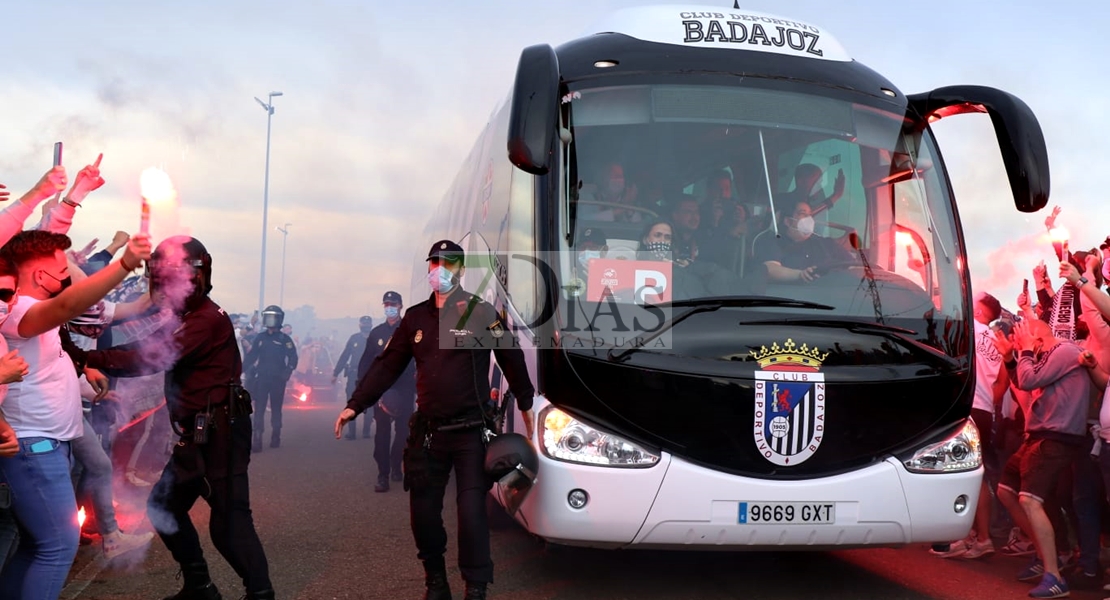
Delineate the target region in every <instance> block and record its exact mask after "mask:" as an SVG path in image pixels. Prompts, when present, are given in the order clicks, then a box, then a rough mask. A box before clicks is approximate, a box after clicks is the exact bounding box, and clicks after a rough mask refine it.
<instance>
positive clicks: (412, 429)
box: [401, 411, 451, 492]
mask: <svg viewBox="0 0 1110 600" xmlns="http://www.w3.org/2000/svg"><path fill="white" fill-rule="evenodd" d="M435 431H436V428H435V425H434V423H432V421H430V420H429V419H428V418H427V417H425V416H424V415H422V414H420V412H419V411H417V412H415V413H413V414H412V417H410V418H409V437H408V440H407V443H406V444H405V450H404V452H403V453H402V455H401V464H402V470H403V471H404V480H403V486H404V489H405V491H406V492H407V491H409V490H412V489H422V488H429V487H445V486H446V485H447V480H448V479H449V478H450V476H451V471H450V468H444V467H443V466H442V465H440V464H439V462H438V461H436V459H435V456H434V455H433V452H432V449H431V445H432V437H433V436H434V434H435Z"/></svg>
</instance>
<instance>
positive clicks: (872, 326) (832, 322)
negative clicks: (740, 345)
mask: <svg viewBox="0 0 1110 600" xmlns="http://www.w3.org/2000/svg"><path fill="white" fill-rule="evenodd" d="M761 323H764V324H773V323H782V324H783V325H805V326H807V327H841V328H843V329H847V330H849V331H878V332H882V333H899V334H902V335H917V332H916V331H914V330H913V329H906V328H905V327H895V326H894V325H886V324H884V323H871V322H867V321H850V320H848V319H843V320H838V319H783V320H781V321H777V320H776V321H761Z"/></svg>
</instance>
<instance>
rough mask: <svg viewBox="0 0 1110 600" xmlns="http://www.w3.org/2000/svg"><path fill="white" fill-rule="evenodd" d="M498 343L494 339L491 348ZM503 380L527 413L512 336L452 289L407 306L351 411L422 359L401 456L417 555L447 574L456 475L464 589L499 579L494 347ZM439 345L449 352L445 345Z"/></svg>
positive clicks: (530, 391) (490, 312)
mask: <svg viewBox="0 0 1110 600" xmlns="http://www.w3.org/2000/svg"><path fill="white" fill-rule="evenodd" d="M462 254H463V252H462V248H461V247H459V246H458V245H457V244H455V243H453V242H450V241H447V240H444V241H442V242H437V243H436V245H434V246H433V247H432V250H431V252H429V260H430V259H431V258H436V257H443V258H457V259H461V258H462ZM494 342H497V343H496V344H494ZM494 345H496V346H497V348H495V349H493V350H492V351H493V353H494V355H495V356H496V358H497V364H498V365H499V366H500V367H501V370H502V371H503V372H504V373H505V376H506V378H507V379H508V381H509V386H510V389H511V390H512V392H513V394H514V395H515V396H516V399H517V406H518V408H519V409H520V410H522V411H523V410H530V409H531V407H532V400H533V396H534V395H535V390H534V388H533V387H532V384H531V382H530V381H529V379H528V371H527V366H526V364H525V362H524V353H523V352H522V351H521V350H520V348H519V346H517V345H516V343H515V339H513V335H512V334H511V332H508V331H506V329H505V327H504V326H503V325H502V323H501V321H500V318H499V316H498V315H497V312H496V311H495V310H494V309H493V307H492V306H490V305H489V304H487V303H485V302H483V301H482V300H480V299H478V298H477V297H476V296H474V295H472V294H469V293H467V292H465V291H463V290H461V289H460V288H459V286H458V285H457V282H456V285H455V288H454V290H452V291H451V292H450V293H449V295H448V297H447V299H446V303H445V304H444V306H443V308H442V309H440V308H437V307H436V296H435V294H434V293H433V294H432V295H431V296H430V297H429V298H428V300H426V301H424V302H421V303H419V304H417V305H415V306H413V307H411V308H409V309H408V310H407V311H406V312H405V315H404V317H403V318H402V319H401V322H400V325H399V326H398V327H397V330H396V331H395V332H394V333H393V336H392V338H391V339H390V341H389V343H388V344H387V345H386V346H385V350H384V351H383V352H382V353H381V355H380V356H378V357H377V358H376V359H375V360H374V362H373V364H372V365H371V367H370V370H369V372H368V373H367V374H366V376H365V377H363V378H362V379H361V380H360V381H359V384H358V387H357V388H356V389H355V393H354V395H353V396H352V397H351V399H350V401H349V402H348V403H347V408H349V409H351V410H353V411H354V412H355V413H356V414H358V413H361V412H362V411H364V410H366V409H367V408H369V407H371V406H373V405H374V404H375V403H376V402H377V401H378V400H379V399H380V398H381V397H382V395H383V394H384V393H385V392H386V390H388V389H390V388H391V387H392V386H393V384H394V383H395V382H396V381H397V380H398V379H399V378H400V377H402V376H403V374H404V373H405V370H406V367H407V366H408V364H409V362H410V361H411V360H415V362H416V405H417V408H416V413H415V414H414V415H413V417H412V420H411V422H410V430H411V431H410V434H409V437H408V441H407V444H406V447H405V451H404V454H405V456H404V467H405V468H404V481H405V489H406V490H409V491H410V492H411V493H410V496H409V504H410V514H411V518H412V530H413V536H414V537H415V539H416V546H417V550H418V553H417V557H418V558H420V559H421V560H422V561H424V569H425V572H426V573H427V575H428V582H429V583H428V585H429V589H431V587H432V584H431V583H430V582H431V581H432V578H433V577H434V576H436V574H439V575H440V576H442V577H444V579H443V580H442V581H444V582H445V564H444V558H443V555H444V552H445V551H446V546H447V533H446V531H445V530H444V528H443V518H442V512H443V496H444V492H445V488H446V485H447V481H448V478H449V476H450V472H451V469H452V468H454V469H455V478H456V488H457V501H458V521H459V570H460V571H461V572H462V575H463V578H464V579H466V581H467V582H468V584H470V583H474V584H478V585H479V586H481V587H483V588H484V585H485V584H486V583H490V582H492V581H493V562H492V560H491V558H490V537H489V525H488V523H487V515H486V494H487V492H488V491H489V488H490V483H489V482H488V481H487V479H486V475H485V472H484V465H483V462H484V459H485V443H484V441H483V437H482V424H483V418H484V417H483V409H482V407H483V406H485V403H488V401H489V397H490V386H489V371H490V351H491V350H490V348H491V347H493V346H494ZM441 346H443V347H441Z"/></svg>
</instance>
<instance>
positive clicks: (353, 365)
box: [331, 317, 370, 440]
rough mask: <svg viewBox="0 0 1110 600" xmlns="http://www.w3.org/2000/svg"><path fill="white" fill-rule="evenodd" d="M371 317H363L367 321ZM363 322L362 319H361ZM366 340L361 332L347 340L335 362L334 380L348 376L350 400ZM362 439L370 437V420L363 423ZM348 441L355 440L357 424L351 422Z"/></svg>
mask: <svg viewBox="0 0 1110 600" xmlns="http://www.w3.org/2000/svg"><path fill="white" fill-rule="evenodd" d="M366 318H369V317H363V319H366ZM360 321H361V319H360ZM366 338H367V334H364V333H362V332H361V331H359V332H358V333H355V334H353V335H351V337H349V338H347V345H346V346H344V347H343V352H342V354H340V355H339V358H338V359H337V360H336V361H335V370H333V371H332V373H331V376H332V377H333V378H337V377H339V374H340V373H346V374H347V397H348V398H350V397H351V394H352V393H354V391H355V386H357V385H358V376H357V374H356V373H357V372H358V365H359V364H360V362H359V361H361V360H362V356H363V353H364V352H365V351H366ZM362 437H364V438H368V437H370V419H365V420H364V421H363V422H362ZM347 439H349V440H353V439H355V422H354V421H351V424H350V429H348V431H347Z"/></svg>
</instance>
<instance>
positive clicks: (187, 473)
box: [87, 236, 274, 600]
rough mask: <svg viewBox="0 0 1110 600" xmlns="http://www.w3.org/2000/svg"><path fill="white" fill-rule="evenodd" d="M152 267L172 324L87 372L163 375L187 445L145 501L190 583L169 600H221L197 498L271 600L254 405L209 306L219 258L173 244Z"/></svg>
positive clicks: (258, 595)
mask: <svg viewBox="0 0 1110 600" xmlns="http://www.w3.org/2000/svg"><path fill="white" fill-rule="evenodd" d="M149 267H150V277H151V279H150V289H151V299H152V300H153V301H154V303H155V304H156V305H158V306H161V307H169V308H170V309H171V310H172V311H173V314H174V315H175V318H171V319H169V322H168V323H167V324H166V325H164V326H163V327H162V328H161V329H160V330H158V331H156V332H155V333H154V334H152V335H150V336H147V337H145V338H144V339H142V340H140V341H138V342H134V343H132V344H128V345H125V346H119V347H116V348H111V349H108V350H99V351H93V352H89V353H88V359H87V360H88V362H87V365H88V366H89V367H92V368H94V369H100V370H101V371H103V372H105V373H107V374H109V375H114V376H117V377H128V376H138V375H143V374H148V373H156V372H159V371H165V372H166V384H165V393H166V403H167V408H168V409H169V414H170V420H171V422H172V425H173V427H174V430H175V431H176V432H177V433H178V435H179V436H180V440H179V441H178V442H177V445H175V446H174V448H173V454H172V456H171V457H170V461H169V464H167V465H166V468H165V470H163V471H162V477H161V478H160V479H159V480H158V483H157V484H155V486H154V489H153V490H152V492H151V494H150V498H149V499H148V501H147V516H148V517H149V518H150V522H151V524H152V525H154V529H155V530H156V531H157V532H158V535H159V536H160V537H161V538H162V541H163V542H164V543H165V544H166V548H168V549H169V551H170V554H172V555H173V558H174V560H176V561H177V563H178V564H179V565H180V567H181V573H182V575H183V576H184V580H185V581H184V586H183V587H182V589H181V591H180V592H178V593H177V594H175V595H173V596H170V597H169V598H167V599H166V600H218V599H219V598H220V597H221V596H220V593H219V591H218V590H217V589H216V586H215V585H214V584H213V583H212V580H211V579H210V578H209V576H208V565H207V563H206V562H205V560H204V555H203V553H202V552H201V546H200V539H199V537H198V535H197V530H196V528H195V527H194V526H193V522H192V520H191V519H190V518H189V509H191V508H192V507H193V504H194V503H195V502H196V500H197V498H198V497H203V498H204V499H205V501H207V502H208V505H209V507H211V509H212V512H211V516H210V517H209V532H210V533H211V536H212V544H213V545H214V546H215V547H216V550H218V551H219V553H220V554H221V555H222V556H223V557H224V559H226V560H227V562H228V564H230V565H231V567H232V568H233V569H234V570H235V572H236V574H238V575H239V577H240V578H242V580H243V584H244V585H245V586H246V592H247V596H246V597H247V598H248V599H272V598H274V591H273V588H272V585H271V583H270V574H269V565H268V563H267V561H266V554H265V552H264V551H263V549H262V542H261V541H260V540H259V539H258V533H257V532H256V531H255V529H254V520H253V518H252V517H251V509H250V491H249V486H248V481H247V465H248V463H249V462H250V439H251V420H250V416H249V415H250V411H251V406H250V398H249V397H248V396H247V395H246V394H244V393H243V391H242V390H243V388H242V387H240V385H239V377H240V375H241V373H242V362H241V360H240V358H239V348H238V347H237V345H236V342H235V331H234V328H233V326H232V324H231V319H230V318H228V316H227V313H225V312H224V311H223V309H222V308H220V307H219V306H217V305H216V303H214V302H212V300H210V299H209V298H208V294H209V292H210V291H211V290H212V283H211V281H212V257H211V255H209V254H208V251H207V250H205V248H204V245H202V244H201V243H200V242H199V241H197V240H195V239H193V238H191V237H187V236H175V237H171V238H169V239H167V240H165V241H163V242H162V243H161V244H159V245H158V248H157V249H155V251H154V254H153V255H152V256H151V260H150V265H149ZM166 348H174V349H176V352H173V353H170V354H168V353H167V352H166V350H165V349H166Z"/></svg>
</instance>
